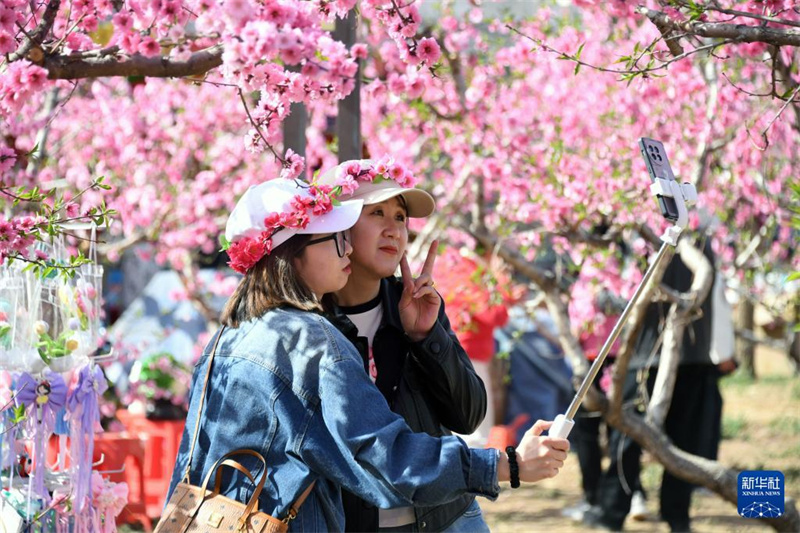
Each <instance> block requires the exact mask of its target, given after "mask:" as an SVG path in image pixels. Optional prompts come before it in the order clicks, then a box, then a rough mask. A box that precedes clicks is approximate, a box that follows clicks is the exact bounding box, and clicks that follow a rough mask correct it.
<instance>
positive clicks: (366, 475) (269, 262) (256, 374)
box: [162, 179, 569, 532]
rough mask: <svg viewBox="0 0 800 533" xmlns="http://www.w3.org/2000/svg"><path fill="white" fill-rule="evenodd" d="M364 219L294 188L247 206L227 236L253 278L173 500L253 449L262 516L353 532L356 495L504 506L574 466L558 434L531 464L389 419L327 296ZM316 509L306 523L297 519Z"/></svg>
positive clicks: (231, 305)
mask: <svg viewBox="0 0 800 533" xmlns="http://www.w3.org/2000/svg"><path fill="white" fill-rule="evenodd" d="M334 192H335V191H334ZM361 207H362V202H361V201H348V202H342V203H338V202H337V201H336V199H335V198H334V194H332V191H331V190H330V188H328V187H325V186H318V185H316V184H311V185H308V184H304V183H302V182H300V181H288V180H283V179H276V180H272V181H269V182H267V183H263V184H261V185H258V186H255V187H252V188H250V189H249V190H248V191H247V192H246V193H245V194H244V196H243V197H242V198H241V199H240V200H239V202H238V203H237V205H236V207H235V209H234V210H233V212H232V213H231V216H230V219H229V220H228V224H227V227H226V232H225V235H226V239H227V241H229V247H228V254H229V255H230V257H231V263H230V264H231V266H232V267H233V268H235V269H236V270H238V271H240V272H242V273H243V274H244V278H243V279H242V281H241V283H240V284H239V286H238V288H237V289H236V291H235V292H234V294H233V296H232V297H231V299H230V300H229V301H228V303H227V305H226V307H225V310H224V311H223V314H222V323H223V327H222V329H221V330H220V332H219V333H218V334H217V335H216V336H215V338H214V339H212V341H211V342H210V343H209V345H208V346H207V347H206V349H205V350H204V355H203V357H201V358H200V360H199V362H198V363H197V367H196V369H195V373H194V376H193V379H192V387H191V402H190V407H189V415H188V417H187V420H186V430H185V431H184V434H183V438H182V440H181V446H180V450H179V453H178V458H177V461H176V465H175V470H174V472H173V477H172V483H171V485H170V495H172V494H173V492H175V493H176V494H177V495H178V496H177V498H182V494H185V493H187V492H186V491H184V490H183V489H181V490H180V491H178V490H176V486H177V485H178V482H180V481H181V480H183V481H184V482H188V483H190V484H194V485H199V484H200V482H201V481H202V480H203V479H210V478H211V470H212V468H213V466H214V464H215V463H216V462H217V461H218V460H220V459H221V458H224V457H225V456H226V454H229V453H230V452H232V451H234V450H239V449H245V450H249V452H248V454H247V455H243V454H239V455H236V460H237V461H239V463H240V464H241V465H242V466H243V467H244V469H247V470H249V471H250V472H251V473H252V475H253V479H255V480H258V479H260V478H261V477H262V475H263V474H264V473H265V469H264V463H262V462H260V460H257V459H258V457H263V458H264V459H265V463H266V479H267V484H266V485H265V486H264V487H263V490H262V491H261V493H260V496H258V498H257V501H255V500H254V502H255V504H257V505H256V508H257V509H258V510H260V511H263V512H265V513H268V514H270V515H272V516H273V517H276V518H278V519H282V520H284V521H286V522H288V521H289V520H291V518H292V517H294V516H295V514H296V518H294V519H293V521H291V522H290V525H289V529H290V530H292V531H341V530H343V528H344V513H343V508H342V502H341V488H342V487H344V488H346V489H347V490H349V491H352V492H353V493H355V494H358V495H359V496H361V497H362V498H365V499H367V500H368V501H369V502H370V503H371V504H373V505H378V506H380V507H384V508H392V507H394V508H396V507H402V506H408V505H413V504H428V505H430V504H438V503H442V502H445V501H450V500H452V499H454V498H457V497H459V496H460V495H462V494H465V493H475V494H482V495H485V496H487V497H490V498H494V497H496V496H497V494H498V491H499V486H498V484H497V483H498V480H509V479H511V480H512V483H513V478H514V477H515V476H517V475H518V477H519V479H521V480H522V481H530V482H533V481H537V480H540V479H543V478H546V477H552V476H554V475H555V474H556V473H557V472H558V469H559V468H560V467H561V466H562V465H563V461H564V459H565V458H566V452H567V450H568V448H569V443H568V442H567V441H566V440H564V439H553V438H550V437H540V436H539V435H540V434H541V432H542V431H543V430H544V429H546V428H547V427H548V423H545V422H540V423H538V425H537V426H535V429H534V430H532V431H531V432H529V435H527V436H526V438H525V439H523V442H522V444H521V445H520V448H519V450H518V453H517V457H518V461H517V460H516V459H515V458H514V456H511V457H510V458H509V456H507V455H506V454H503V453H498V452H497V451H496V450H471V449H469V448H468V447H467V446H466V445H465V444H464V443H463V442H462V441H461V440H459V439H458V438H456V437H444V438H441V439H437V438H432V437H430V436H428V435H424V434H419V433H413V432H412V431H411V430H410V429H409V427H408V426H407V425H406V424H405V422H404V421H403V419H402V418H400V417H399V416H398V415H396V414H394V413H392V412H391V411H390V410H389V408H388V406H387V405H386V402H385V401H384V399H383V397H382V396H381V395H380V393H379V392H378V390H377V389H376V388H375V387H374V386H373V384H372V383H371V382H370V381H369V378H368V377H367V375H366V373H365V372H364V368H363V364H362V360H361V357H360V356H359V355H358V353H357V351H356V350H355V348H354V347H353V345H352V344H350V343H349V342H348V341H347V340H346V339H345V337H344V336H343V335H342V334H341V333H340V332H339V331H337V330H336V328H334V327H333V326H332V325H331V324H330V323H329V322H328V321H327V320H326V319H325V317H324V316H323V315H322V308H321V305H320V298H321V297H322V295H323V294H325V293H328V292H334V291H337V290H339V289H341V288H342V287H343V286H344V285H345V283H346V282H347V277H348V275H349V270H350V258H349V257H350V255H351V253H352V248H351V247H350V244H349V243H348V241H347V236H346V230H348V228H350V227H351V226H352V225H353V224H354V223H355V222H356V220H357V219H358V217H359V214H360V213H361ZM198 413H200V414H199V415H198ZM253 452H256V454H258V455H256V454H254V453H253ZM222 464H223V466H225V465H227V466H234V467H235V468H237V469H238V467H236V466H235V465H233V464H232V463H231V461H230V460H227V461H226V462H225V463H222ZM220 470H221V471H222V473H223V475H222V477H221V478H220V477H219V471H218V475H217V477H216V479H217V480H218V482H220V483H221V485H220V492H219V493H220V494H222V495H224V496H228V497H231V498H235V499H237V500H239V501H241V502H248V501H250V498H251V497H252V496H253V494H254V490H255V489H256V487H255V486H254V483H253V482H252V481H251V480H250V479H248V478H247V477H246V476H243V475H241V474H240V473H239V472H234V471H233V470H232V469H222V467H220ZM231 473H232V474H233V475H231ZM182 487H184V486H182ZM306 497H307V499H306V503H305V504H304V505H303V507H302V508H301V509H299V514H297V513H294V511H290V509H296V508H297V507H299V504H300V502H302V501H303V500H304V499H305V498H306ZM187 498H188V496H187ZM193 505H194V504H193V503H192V501H186V502H184V501H183V499H181V501H180V502H175V501H170V503H168V504H167V508H166V510H165V517H164V518H163V519H162V520H163V521H164V522H165V524H167V525H166V526H165V527H166V528H170V527H179V526H180V524H177V525H175V524H173V525H172V526H170V522H171V521H172V520H173V518H177V520H178V522H180V521H181V520H182V518H181V517H182V516H185V515H186V513H187V512H194V511H191V510H192V509H195V508H196V506H193ZM186 509H189V511H186ZM250 509H252V507H251V508H250ZM226 512H230V511H224V510H222V509H219V508H216V509H215V512H214V513H212V515H210V516H209V517H207V518H206V520H207V521H209V523H211V522H214V523H219V522H220V521H221V519H222V518H223V514H224V513H226ZM237 512H238V511H237ZM245 512H247V511H245ZM240 519H242V520H243V521H244V522H249V523H248V524H247V526H248V527H246V530H247V531H248V532H253V531H264V529H262V527H263V526H264V524H263V523H259V524H255V523H254V521H255V520H257V519H258V520H261V519H262V518H261V517H252V516H251V515H250V514H247V515H246V516H243V518H241V517H240ZM212 525H213V524H212ZM195 526H200V527H201V528H202V527H210V526H208V525H207V524H195ZM270 530H271V529H270Z"/></svg>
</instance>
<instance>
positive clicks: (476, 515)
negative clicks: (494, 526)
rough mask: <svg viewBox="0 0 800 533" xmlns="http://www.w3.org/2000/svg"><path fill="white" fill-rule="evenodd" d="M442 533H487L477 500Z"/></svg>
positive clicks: (487, 528) (487, 529) (487, 527)
mask: <svg viewBox="0 0 800 533" xmlns="http://www.w3.org/2000/svg"><path fill="white" fill-rule="evenodd" d="M444 533H489V526H487V525H486V522H485V521H484V519H483V512H481V506H480V505H478V499H477V498H476V499H475V501H473V502H472V505H470V506H469V508H467V510H466V511H465V512H464V514H462V515H461V516H460V517H459V518H458V519H457V520H456V521H455V522H453V523H452V524H450V527H448V528H447V529H445V530H444Z"/></svg>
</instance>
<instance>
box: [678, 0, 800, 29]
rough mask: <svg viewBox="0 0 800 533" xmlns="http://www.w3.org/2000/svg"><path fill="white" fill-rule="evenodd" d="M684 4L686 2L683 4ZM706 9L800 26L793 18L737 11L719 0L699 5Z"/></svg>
mask: <svg viewBox="0 0 800 533" xmlns="http://www.w3.org/2000/svg"><path fill="white" fill-rule="evenodd" d="M684 5H686V4H684ZM701 7H702V8H703V9H705V10H706V11H716V12H717V13H722V14H724V15H733V16H735V17H747V18H751V19H755V20H761V21H764V22H773V23H775V24H781V25H783V26H794V27H795V28H800V22H796V21H794V20H788V19H782V18H778V17H769V16H767V15H759V14H758V13H749V12H747V11H739V10H737V9H726V8H723V7H720V6H719V2H716V1H715V2H713V5H708V4H706V5H702V6H701Z"/></svg>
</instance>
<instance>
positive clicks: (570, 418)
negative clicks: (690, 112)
mask: <svg viewBox="0 0 800 533" xmlns="http://www.w3.org/2000/svg"><path fill="white" fill-rule="evenodd" d="M639 150H640V151H641V153H642V157H644V161H645V164H646V165H647V172H648V173H649V174H650V180H651V182H652V183H651V185H650V192H651V193H653V195H655V197H656V198H657V199H658V205H659V207H660V208H661V214H662V215H663V217H664V218H666V219H667V220H669V221H671V222H673V225H672V226H670V227H669V228H667V230H666V231H665V232H664V235H662V236H661V241H662V243H663V244H662V245H661V248H660V249H659V251H658V254H657V255H656V257H655V259H654V260H653V261H652V262H651V263H650V266H649V267H648V268H647V272H645V274H644V276H643V277H642V281H641V282H639V285H638V286H637V287H636V291H634V293H633V296H632V297H631V299H630V301H629V302H628V305H626V306H625V310H624V311H623V312H622V314H621V315H620V317H619V320H617V323H616V325H615V326H614V329H612V330H611V333H610V334H609V336H608V338H607V339H606V342H605V343H604V344H603V347H602V348H601V349H600V353H599V354H597V357H596V358H595V360H594V362H593V363H592V366H591V367H589V372H588V373H587V374H586V377H585V378H583V381H582V382H581V385H580V387H578V390H577V391H576V393H575V397H574V398H573V399H572V402H571V403H570V404H569V407H568V408H567V412H566V413H564V414H562V415H558V416H556V419H555V420H554V421H553V425H552V426H551V427H550V430H549V432H548V434H549V435H550V436H552V437H559V438H567V437H568V436H569V433H570V431H572V427H573V426H574V425H575V420H574V417H575V413H577V411H578V407H580V405H581V403H583V399H584V398H585V397H586V393H587V392H588V391H589V387H590V386H591V385H592V382H593V381H594V380H595V378H596V377H597V374H598V373H600V368H601V367H602V366H603V361H605V358H606V356H608V352H609V351H611V346H613V345H614V342H615V341H616V340H617V337H619V334H620V333H621V332H622V327H623V326H624V325H625V322H627V320H628V316H629V315H630V313H631V310H632V309H633V306H634V305H635V303H636V301H637V300H638V299H639V296H640V295H641V293H642V292H643V290H644V288H645V287H646V286H647V283H648V282H649V281H650V278H651V277H652V276H653V272H655V270H656V267H657V266H658V264H659V263H661V261H662V260H663V258H664V256H665V255H666V252H667V249H668V246H672V247H675V246H677V244H678V237H680V234H681V232H682V231H683V229H684V228H685V227H686V225H687V224H688V223H689V211H688V207H689V206H691V205H693V204H694V203H695V202H696V201H697V190H696V189H695V187H694V185H692V184H691V183H679V182H678V181H677V180H676V179H675V174H674V173H673V172H672V167H670V165H669V159H668V158H667V152H666V150H665V149H664V144H663V143H661V141H656V140H654V139H648V138H646V137H642V138H641V139H639Z"/></svg>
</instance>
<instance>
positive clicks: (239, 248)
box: [223, 168, 360, 274]
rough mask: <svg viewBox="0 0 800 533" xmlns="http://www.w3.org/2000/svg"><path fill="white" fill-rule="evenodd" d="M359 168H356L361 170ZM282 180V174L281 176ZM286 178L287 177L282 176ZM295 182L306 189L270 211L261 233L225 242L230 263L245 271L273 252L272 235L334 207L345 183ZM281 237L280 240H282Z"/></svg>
mask: <svg viewBox="0 0 800 533" xmlns="http://www.w3.org/2000/svg"><path fill="white" fill-rule="evenodd" d="M359 170H360V168H358V169H356V171H359ZM278 179H279V180H282V178H278ZM283 181H284V182H285V181H286V180H283ZM294 183H295V184H296V185H297V187H299V188H300V189H302V190H303V193H300V194H297V195H295V196H294V197H293V198H292V199H291V201H290V202H289V208H288V210H285V211H281V212H271V213H267V214H266V216H264V218H263V226H264V229H263V230H261V231H260V232H259V233H256V234H250V235H242V236H237V237H236V238H234V239H233V241H232V242H230V243H227V247H225V246H224V245H223V250H227V252H228V256H229V257H230V258H231V260H230V261H229V262H228V265H229V266H230V267H231V268H232V269H234V270H235V271H236V272H239V273H240V274H246V273H247V272H248V271H249V270H250V269H251V268H253V267H254V266H255V265H256V263H258V262H259V261H260V260H261V258H262V257H264V256H266V255H269V254H270V253H271V252H272V249H273V247H274V246H275V243H274V241H273V237H274V236H275V234H276V233H278V232H279V231H281V230H287V229H292V230H303V229H305V228H306V227H307V226H308V224H309V223H310V222H311V218H312V217H319V216H322V215H324V214H325V213H328V212H329V211H331V210H332V209H333V207H334V202H335V200H336V198H337V197H338V196H339V195H340V194H341V192H342V187H331V186H329V185H319V184H317V183H312V184H311V185H306V184H304V183H303V182H301V181H299V180H294ZM282 242H283V240H280V241H279V243H278V244H280V243H282Z"/></svg>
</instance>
